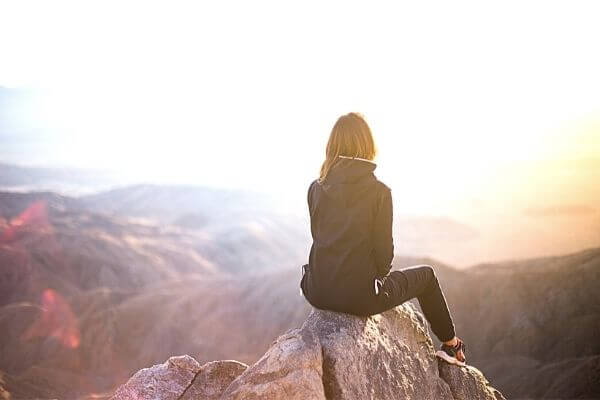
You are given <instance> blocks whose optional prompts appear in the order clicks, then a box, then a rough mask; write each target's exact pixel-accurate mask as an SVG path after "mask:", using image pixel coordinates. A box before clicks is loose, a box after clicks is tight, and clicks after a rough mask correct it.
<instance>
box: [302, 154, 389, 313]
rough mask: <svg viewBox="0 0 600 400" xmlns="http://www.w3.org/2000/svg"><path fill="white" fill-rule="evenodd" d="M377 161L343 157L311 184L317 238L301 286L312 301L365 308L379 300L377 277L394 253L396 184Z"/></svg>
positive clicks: (339, 308)
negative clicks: (381, 174) (379, 174)
mask: <svg viewBox="0 0 600 400" xmlns="http://www.w3.org/2000/svg"><path fill="white" fill-rule="evenodd" d="M376 166H377V165H376V164H375V163H374V162H370V161H366V160H362V159H351V158H342V157H340V158H338V160H337V161H336V163H335V164H334V166H333V167H332V168H331V170H330V171H329V174H328V176H327V178H326V179H325V182H324V183H323V184H320V183H319V182H318V181H317V180H316V179H315V180H314V181H313V182H312V183H311V184H310V186H309V189H308V195H307V200H308V208H309V212H310V224H311V234H312V238H313V244H312V246H311V249H310V255H309V260H308V264H305V265H303V269H304V271H305V273H304V274H303V277H302V280H301V282H300V287H301V288H302V292H303V294H304V296H305V297H306V299H307V300H308V301H309V303H311V304H312V305H313V306H315V307H317V308H322V309H331V310H335V311H341V312H348V313H354V314H357V313H358V314H360V313H361V312H360V311H361V310H367V309H368V307H369V304H371V303H373V302H376V301H377V299H376V298H375V290H374V280H375V278H381V277H383V276H385V275H387V273H388V272H389V271H390V269H391V267H392V265H391V263H392V259H393V257H394V243H393V238H392V218H393V216H392V194H391V189H390V188H389V187H388V186H387V185H385V184H384V183H383V182H381V181H379V180H378V179H377V178H376V177H375V175H374V174H373V171H374V170H375V168H376Z"/></svg>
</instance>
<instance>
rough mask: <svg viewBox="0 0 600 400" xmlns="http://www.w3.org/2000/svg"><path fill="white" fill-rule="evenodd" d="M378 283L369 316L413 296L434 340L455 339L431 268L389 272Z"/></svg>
mask: <svg viewBox="0 0 600 400" xmlns="http://www.w3.org/2000/svg"><path fill="white" fill-rule="evenodd" d="M382 281H383V285H382V286H381V287H380V291H379V295H378V296H377V298H378V301H377V305H376V307H375V308H374V309H373V310H372V311H373V312H370V313H372V314H377V313H380V312H383V311H385V310H388V309H391V308H394V307H396V306H398V305H400V304H402V303H404V302H406V301H408V300H410V299H412V298H415V297H416V298H417V299H418V301H419V305H420V306H421V310H422V311H423V314H425V318H427V320H428V321H429V323H430V325H431V330H432V331H433V333H434V334H435V335H436V336H437V338H438V339H439V340H440V341H442V342H446V341H448V340H450V339H452V338H453V337H454V336H455V330H454V323H453V322H452V317H451V316H450V311H449V310H448V304H447V303H446V298H445V297H444V293H443V292H442V289H441V287H440V283H439V282H438V279H437V276H436V274H435V271H434V269H433V267H431V266H430V265H415V266H412V267H408V268H404V269H401V270H397V271H391V272H390V273H389V274H388V275H386V276H385V277H384V278H383V279H382Z"/></svg>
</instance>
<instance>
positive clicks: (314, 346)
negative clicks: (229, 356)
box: [112, 303, 504, 400]
mask: <svg viewBox="0 0 600 400" xmlns="http://www.w3.org/2000/svg"><path fill="white" fill-rule="evenodd" d="M434 353H435V352H434V348H433V342H432V340H431V337H430V336H429V333H428V330H427V324H426V322H425V320H424V317H423V315H422V314H421V313H419V312H418V311H417V310H416V309H415V307H414V306H413V305H412V304H411V303H404V304H403V305H401V306H398V307H396V308H394V309H392V310H389V311H386V312H384V313H381V314H378V315H374V316H371V317H357V316H352V315H348V314H342V313H336V312H332V311H323V310H317V309H313V311H312V312H311V314H310V315H309V317H308V318H307V320H306V321H305V322H304V324H303V325H302V327H300V328H298V329H293V330H291V331H289V332H287V333H285V334H284V335H282V336H280V337H279V338H277V340H275V341H274V342H273V343H272V345H271V347H270V348H269V349H268V351H267V352H266V353H265V354H264V355H263V357H261V358H260V359H259V360H258V361H257V362H256V363H255V364H253V365H251V366H250V367H246V366H245V365H244V364H241V363H238V362H236V361H216V362H212V363H207V364H205V365H203V366H200V365H199V364H198V363H197V362H196V361H195V360H194V359H193V358H191V357H189V356H181V357H172V358H170V359H169V360H168V361H167V362H165V363H164V364H160V365H155V366H153V367H151V368H145V369H142V370H140V371H139V372H137V373H136V374H135V375H134V376H133V377H132V378H131V379H130V380H129V381H128V382H127V383H126V384H125V385H123V386H121V387H120V388H119V389H118V390H117V391H116V392H115V394H114V396H113V397H112V399H115V400H117V399H161V400H162V399H175V400H177V399H185V400H191V399H223V400H225V399H227V400H229V399H486V400H487V399H489V400H502V399H504V396H502V394H501V393H500V392H499V391H497V390H496V389H494V388H493V387H492V386H490V383H489V382H488V380H487V379H486V378H485V376H484V375H483V374H482V373H481V372H480V371H479V370H478V369H477V368H475V367H472V366H466V367H459V366H456V365H450V364H447V363H445V362H444V361H442V360H439V359H437V358H436V357H435V354H434Z"/></svg>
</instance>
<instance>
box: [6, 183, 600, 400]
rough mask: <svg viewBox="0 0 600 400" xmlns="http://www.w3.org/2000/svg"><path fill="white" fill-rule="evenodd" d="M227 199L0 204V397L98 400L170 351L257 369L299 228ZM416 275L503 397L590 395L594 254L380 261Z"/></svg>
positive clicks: (289, 282)
mask: <svg viewBox="0 0 600 400" xmlns="http://www.w3.org/2000/svg"><path fill="white" fill-rule="evenodd" d="M170 192H171V193H172V194H168V193H170ZM187 196H189V199H187V200H186V197H187ZM228 196H230V197H228ZM190 199H195V200H190ZM236 199H237V196H235V195H231V194H230V193H229V194H227V193H218V192H211V191H207V192H206V193H204V192H203V191H202V190H200V189H194V190H192V191H191V192H190V193H188V192H187V191H186V190H184V189H182V188H181V187H176V188H161V187H155V186H133V187H130V188H123V189H119V190H115V191H111V192H106V193H101V194H99V195H92V196H83V197H78V198H72V197H66V196H61V195H57V194H54V193H50V192H44V193H6V192H5V193H0V266H1V268H2V269H1V274H0V324H1V325H2V327H3V334H2V335H0V354H1V355H2V356H1V357H0V370H1V371H3V372H2V376H3V377H2V378H1V379H0V387H4V389H5V390H7V391H8V392H10V393H12V395H13V397H14V398H31V397H38V398H55V397H58V398H88V397H90V396H92V394H94V393H95V394H97V395H95V396H96V398H98V397H101V396H102V394H103V395H107V394H109V393H110V391H111V390H112V389H113V388H114V387H115V386H116V385H119V384H121V383H123V382H124V381H125V380H126V379H127V378H128V377H129V375H130V374H131V373H132V372H134V371H137V370H138V369H140V368H142V367H145V366H147V365H151V364H154V363H159V362H162V361H164V359H166V358H168V357H169V356H171V355H173V354H190V355H193V356H194V357H195V358H196V359H197V360H198V361H200V362H204V361H210V360H214V359H229V358H232V359H237V360H240V361H244V362H246V363H252V362H254V361H256V358H257V357H259V356H260V355H262V354H263V353H264V351H265V350H266V349H267V347H268V346H269V344H270V342H271V341H272V340H273V339H274V338H275V337H277V336H278V335H279V334H281V333H282V332H284V331H285V330H287V329H289V328H292V327H296V326H298V324H300V323H301V322H302V321H303V320H304V319H305V318H306V316H307V314H308V312H309V310H310V307H309V306H308V304H307V303H306V302H305V300H304V299H303V298H302V297H301V296H300V295H299V291H298V283H299V279H300V265H301V263H302V262H304V260H305V259H306V257H307V254H308V253H307V251H308V247H306V245H307V243H308V238H307V237H306V236H307V234H306V231H307V225H306V223H307V221H301V220H300V221H299V220H294V219H292V217H289V218H290V219H286V218H283V217H282V216H280V215H278V214H276V213H269V211H268V206H264V204H266V203H261V199H260V198H256V197H253V196H252V195H248V196H246V197H244V196H242V197H240V199H239V200H236ZM169 202H172V203H171V204H173V205H174V207H171V208H169V210H166V211H165V210H164V209H163V207H162V206H161V205H164V204H169ZM228 202H229V203H228ZM195 204H201V205H202V206H201V207H198V208H196V207H194V205H195ZM261 204H263V205H262V206H261ZM250 207H253V208H252V209H251V210H252V211H251V212H250V211H247V210H250ZM177 210H179V211H180V212H181V214H180V213H179V212H178V211H177ZM228 212H229V213H228ZM130 214H131V215H130ZM189 215H194V218H191V217H187V216H189ZM217 216H218V217H217ZM182 221H185V222H186V223H182ZM428 223H430V224H431V226H432V227H434V226H435V224H436V223H435V221H430V222H428ZM186 225H187V226H186ZM303 232H304V233H303ZM426 233H427V232H424V234H426ZM465 234H466V235H469V234H472V233H471V232H469V230H468V229H467V230H465ZM303 235H304V236H303ZM441 237H443V236H440V238H441ZM301 243H303V244H302V245H301ZM302 246H305V247H304V248H303V247H302ZM418 263H429V264H432V265H434V267H435V268H436V270H437V272H438V275H439V276H440V282H441V283H442V287H443V288H444V290H445V292H446V295H447V299H448V302H449V304H450V307H451V312H452V313H453V316H454V318H455V322H456V326H457V332H458V334H459V335H460V336H461V337H462V338H463V339H464V340H465V341H466V342H467V343H468V349H469V350H468V351H469V353H468V356H469V362H471V363H472V364H474V365H475V366H481V368H483V369H484V370H485V371H486V375H487V376H488V377H489V378H490V379H491V380H492V382H493V383H494V385H495V386H496V387H498V389H500V390H501V391H502V392H503V393H505V394H506V395H507V396H508V397H509V398H594V397H599V396H600V393H599V392H598V386H597V385H593V384H590V382H597V381H598V380H599V378H600V376H599V375H598V371H599V370H600V362H599V359H600V346H599V342H598V341H597V340H596V337H595V336H597V333H598V332H600V325H599V324H600V306H599V305H600V297H599V296H600V294H599V293H600V292H598V289H597V288H598V287H600V249H590V250H587V251H582V252H578V253H575V254H571V255H567V256H560V257H545V258H536V259H526V260H520V261H514V262H505V263H493V264H481V265H476V266H473V267H471V268H468V269H466V270H458V269H455V268H452V267H450V266H447V265H444V264H443V263H440V262H437V261H435V260H431V259H417V258H410V257H401V256H399V255H398V256H396V258H395V259H394V262H393V265H394V266H395V268H401V267H404V266H409V265H414V264H418ZM413 302H415V304H417V303H416V301H413ZM2 382H4V383H2ZM0 393H2V392H1V390H0Z"/></svg>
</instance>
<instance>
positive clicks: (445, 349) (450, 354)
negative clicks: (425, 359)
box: [435, 338, 467, 366]
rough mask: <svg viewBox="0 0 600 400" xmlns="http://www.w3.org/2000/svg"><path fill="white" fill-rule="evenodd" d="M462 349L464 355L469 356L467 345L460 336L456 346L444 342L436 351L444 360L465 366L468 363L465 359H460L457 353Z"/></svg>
mask: <svg viewBox="0 0 600 400" xmlns="http://www.w3.org/2000/svg"><path fill="white" fill-rule="evenodd" d="M460 350H462V352H463V355H464V357H465V359H466V357H467V345H466V344H465V343H464V342H463V341H462V340H461V339H460V338H458V343H456V346H448V345H446V344H444V343H442V345H441V346H440V350H438V351H436V352H435V355H436V356H438V357H440V358H441V359H443V360H444V361H446V362H448V363H450V364H456V365H460V366H465V365H466V363H465V362H464V361H460V360H459V359H458V358H457V357H456V355H457V354H458V352H459V351H460Z"/></svg>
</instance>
